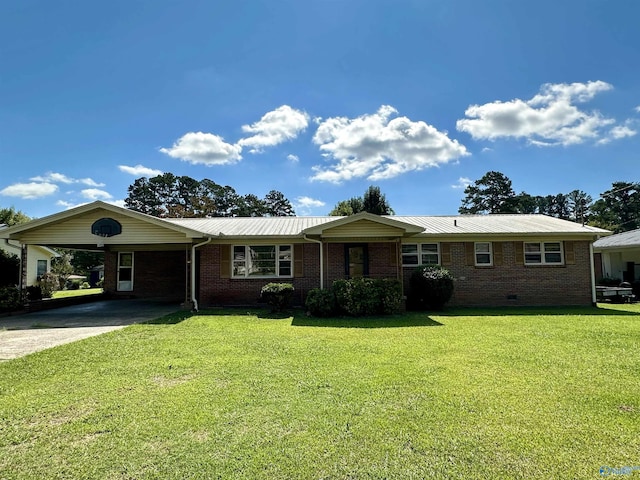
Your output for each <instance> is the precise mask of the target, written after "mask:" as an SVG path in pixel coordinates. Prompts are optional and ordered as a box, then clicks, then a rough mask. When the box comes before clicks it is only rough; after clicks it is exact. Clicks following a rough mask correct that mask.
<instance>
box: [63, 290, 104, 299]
mask: <svg viewBox="0 0 640 480" xmlns="http://www.w3.org/2000/svg"><path fill="white" fill-rule="evenodd" d="M98 293H102V288H79V289H77V290H58V291H57V292H53V295H52V297H51V298H69V297H80V296H84V295H96V294H98Z"/></svg>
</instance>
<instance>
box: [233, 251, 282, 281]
mask: <svg viewBox="0 0 640 480" xmlns="http://www.w3.org/2000/svg"><path fill="white" fill-rule="evenodd" d="M292 261H293V247H292V246H291V245H234V247H233V277H234V278H255V277H291V276H292V273H293V270H292Z"/></svg>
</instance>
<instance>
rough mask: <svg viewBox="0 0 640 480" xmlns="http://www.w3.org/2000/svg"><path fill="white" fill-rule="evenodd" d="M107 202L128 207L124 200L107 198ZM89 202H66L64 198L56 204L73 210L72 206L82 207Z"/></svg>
mask: <svg viewBox="0 0 640 480" xmlns="http://www.w3.org/2000/svg"><path fill="white" fill-rule="evenodd" d="M106 202H107V203H109V204H111V205H115V206H117V207H122V208H126V205H125V203H124V200H106ZM88 203H89V202H80V203H71V202H65V201H64V200H58V201H57V202H56V205H59V206H61V207H65V210H71V209H72V208H76V207H80V206H82V205H86V204H88Z"/></svg>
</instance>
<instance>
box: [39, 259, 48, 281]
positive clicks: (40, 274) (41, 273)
mask: <svg viewBox="0 0 640 480" xmlns="http://www.w3.org/2000/svg"><path fill="white" fill-rule="evenodd" d="M43 263H44V272H40V265H42V264H43ZM48 272H49V261H48V260H42V259H38V260H37V261H36V277H41V276H42V275H44V274H46V273H48Z"/></svg>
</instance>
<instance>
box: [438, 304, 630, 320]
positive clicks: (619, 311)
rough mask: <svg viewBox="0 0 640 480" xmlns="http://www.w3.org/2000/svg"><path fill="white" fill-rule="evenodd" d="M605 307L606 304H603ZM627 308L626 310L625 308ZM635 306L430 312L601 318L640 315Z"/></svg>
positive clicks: (457, 315)
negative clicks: (605, 316)
mask: <svg viewBox="0 0 640 480" xmlns="http://www.w3.org/2000/svg"><path fill="white" fill-rule="evenodd" d="M605 305H606V304H605ZM625 306H626V307H628V308H625ZM638 307H639V306H636V305H623V304H618V305H616V307H614V308H606V307H605V306H598V307H493V308H473V307H464V308H462V307H460V308H445V309H444V310H442V311H440V312H432V313H433V314H435V315H437V316H440V317H499V316H510V315H529V316H530V315H545V316H568V315H585V316H603V315H624V316H629V315H640V308H638Z"/></svg>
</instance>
